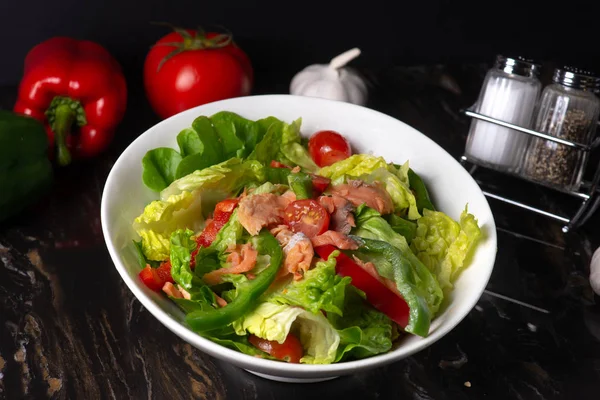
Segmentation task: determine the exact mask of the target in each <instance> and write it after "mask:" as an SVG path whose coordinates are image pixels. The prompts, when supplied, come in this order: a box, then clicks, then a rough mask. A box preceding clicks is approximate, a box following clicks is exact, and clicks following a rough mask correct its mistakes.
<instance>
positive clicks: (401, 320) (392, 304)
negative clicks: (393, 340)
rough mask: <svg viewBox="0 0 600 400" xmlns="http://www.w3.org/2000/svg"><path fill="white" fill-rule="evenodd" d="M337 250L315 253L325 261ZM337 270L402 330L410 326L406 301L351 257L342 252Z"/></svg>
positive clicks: (321, 248) (318, 249)
mask: <svg viewBox="0 0 600 400" xmlns="http://www.w3.org/2000/svg"><path fill="white" fill-rule="evenodd" d="M335 250H337V249H336V248H335V247H334V246H332V245H329V244H328V245H325V246H319V247H316V248H315V252H316V253H317V254H318V255H319V257H321V258H323V259H325V260H326V259H327V257H329V255H330V254H331V253H332V252H333V251H335ZM335 270H336V272H337V273H338V275H341V276H349V277H350V278H352V282H351V283H352V285H354V287H356V288H357V289H360V290H362V291H363V292H365V295H366V296H367V301H368V302H369V303H371V305H372V306H373V307H375V308H376V309H378V310H379V311H381V312H382V313H384V314H385V315H387V316H388V317H389V318H390V319H391V320H392V321H394V322H396V323H397V324H398V325H400V326H401V327H402V328H405V327H406V325H408V317H409V313H410V308H409V307H408V304H406V301H404V299H403V298H402V297H400V296H398V295H397V294H396V293H394V292H392V291H391V290H390V289H389V288H388V287H387V286H386V285H385V284H384V283H382V282H381V281H379V280H378V279H376V278H375V277H373V276H372V275H371V274H369V273H368V272H367V271H366V270H365V269H364V268H362V267H361V266H360V265H358V264H357V263H355V262H354V261H353V260H352V259H351V258H350V257H348V256H347V255H345V254H344V253H341V252H340V255H339V256H338V257H337V263H336V266H335Z"/></svg>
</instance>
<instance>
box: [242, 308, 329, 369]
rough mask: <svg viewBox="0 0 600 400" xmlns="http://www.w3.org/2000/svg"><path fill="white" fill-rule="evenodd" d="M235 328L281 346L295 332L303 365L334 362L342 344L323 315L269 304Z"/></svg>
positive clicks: (253, 312)
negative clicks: (300, 346) (298, 340)
mask: <svg viewBox="0 0 600 400" xmlns="http://www.w3.org/2000/svg"><path fill="white" fill-rule="evenodd" d="M232 326H233V328H234V330H235V332H236V333H237V334H238V335H240V336H245V335H246V334H247V333H251V334H254V335H256V336H258V337H260V338H263V339H267V340H274V341H277V342H278V343H283V342H284V341H285V339H286V338H287V336H288V334H289V333H290V332H292V333H293V334H294V335H296V336H297V337H298V339H300V342H301V343H302V347H303V348H304V357H302V358H301V359H300V362H301V363H304V364H330V363H332V362H333V361H334V360H335V358H336V354H337V349H338V345H339V343H340V335H339V334H338V333H337V331H336V330H335V329H334V328H333V326H331V324H330V323H329V321H328V320H327V318H325V317H324V316H323V314H321V313H317V314H313V313H311V312H309V311H306V310H304V309H302V308H300V307H292V306H289V305H282V304H274V303H270V302H264V303H261V304H260V305H259V306H258V307H256V308H255V309H254V310H253V311H252V312H250V313H248V314H246V315H245V316H244V317H242V318H240V319H239V320H237V321H235V322H233V324H232Z"/></svg>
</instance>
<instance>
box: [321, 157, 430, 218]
mask: <svg viewBox="0 0 600 400" xmlns="http://www.w3.org/2000/svg"><path fill="white" fill-rule="evenodd" d="M319 174H320V175H322V176H324V177H326V178H329V179H331V183H332V184H333V185H338V184H341V183H344V182H345V181H346V179H347V178H348V177H351V178H355V179H360V180H363V181H365V182H368V183H374V182H381V183H382V184H383V185H384V186H385V190H386V191H387V192H388V193H389V194H390V197H391V198H392V202H393V203H394V211H395V212H399V213H403V214H404V213H405V214H407V215H408V219H412V220H414V219H417V218H419V217H420V216H421V214H419V210H418V209H417V201H416V199H415V196H414V194H413V193H412V192H411V190H410V186H409V179H408V163H405V164H404V165H403V166H402V167H400V168H396V167H395V166H394V165H393V164H388V163H387V162H386V161H385V159H384V158H383V157H375V156H372V155H368V154H354V155H352V156H350V157H349V158H347V159H345V160H342V161H338V162H336V163H334V164H332V165H330V166H328V167H324V168H321V170H320V171H319Z"/></svg>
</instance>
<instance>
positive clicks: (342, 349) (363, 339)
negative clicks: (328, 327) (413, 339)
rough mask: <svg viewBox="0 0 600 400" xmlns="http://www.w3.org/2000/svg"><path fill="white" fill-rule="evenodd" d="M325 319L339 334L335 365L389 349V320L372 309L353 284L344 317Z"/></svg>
mask: <svg viewBox="0 0 600 400" xmlns="http://www.w3.org/2000/svg"><path fill="white" fill-rule="evenodd" d="M327 319H328V320H329V321H330V322H331V324H332V325H333V326H334V327H335V328H336V329H337V330H338V333H339V334H340V346H339V347H338V350H337V355H336V358H335V362H338V361H342V360H346V359H349V358H354V359H360V358H365V357H370V356H373V355H376V354H380V353H385V352H387V351H389V350H390V349H391V348H392V339H393V338H392V331H393V329H392V327H393V324H392V321H391V320H390V319H389V318H388V317H387V316H386V315H385V314H383V313H381V312H379V311H377V310H376V309H374V308H373V307H371V306H370V305H369V304H368V303H367V302H366V301H365V299H364V293H363V292H361V291H360V290H358V289H356V288H355V287H354V286H352V285H350V286H348V287H347V288H346V295H345V302H344V315H343V316H340V315H336V314H327Z"/></svg>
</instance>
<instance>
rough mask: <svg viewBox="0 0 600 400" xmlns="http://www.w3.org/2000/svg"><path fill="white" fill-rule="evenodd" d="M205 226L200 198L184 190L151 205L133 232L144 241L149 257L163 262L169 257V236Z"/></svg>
mask: <svg viewBox="0 0 600 400" xmlns="http://www.w3.org/2000/svg"><path fill="white" fill-rule="evenodd" d="M203 223H204V218H202V204H201V198H200V196H194V195H192V193H190V192H187V191H183V192H181V193H178V194H176V195H172V196H169V197H167V198H166V199H165V200H155V201H153V202H152V203H150V204H148V205H147V206H146V207H145V208H144V212H143V213H142V214H141V215H140V216H139V217H137V218H136V219H135V221H134V223H133V229H134V230H135V231H136V232H137V233H138V235H140V237H141V238H142V242H141V247H142V251H143V254H144V255H145V256H146V258H148V259H149V260H155V261H162V260H166V259H167V258H169V249H170V237H171V234H172V233H173V232H174V231H176V230H177V229H183V228H190V229H192V230H193V231H194V232H197V231H199V230H200V229H201V227H202V226H203Z"/></svg>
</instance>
